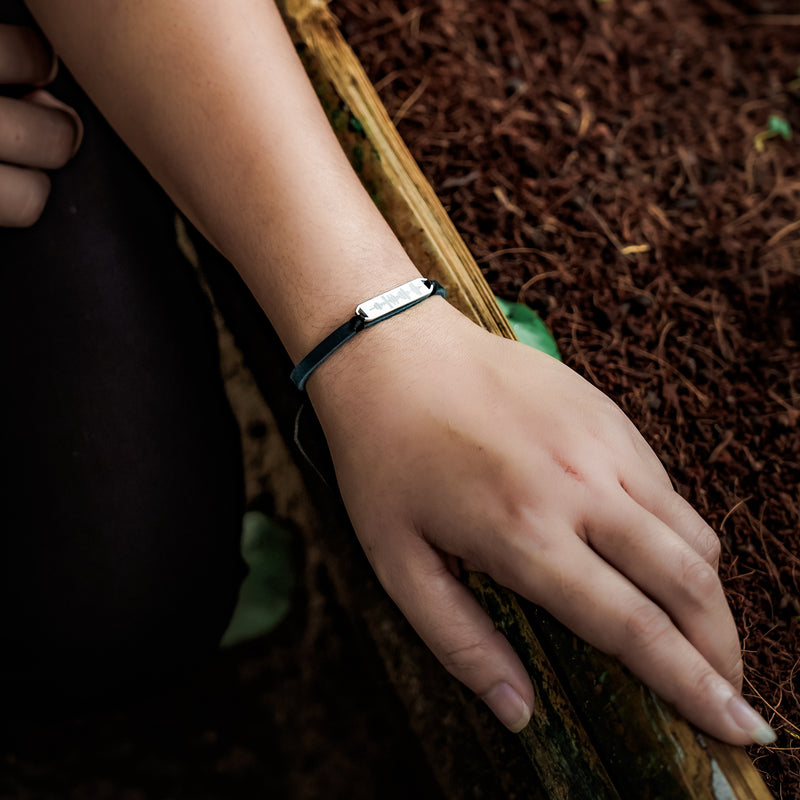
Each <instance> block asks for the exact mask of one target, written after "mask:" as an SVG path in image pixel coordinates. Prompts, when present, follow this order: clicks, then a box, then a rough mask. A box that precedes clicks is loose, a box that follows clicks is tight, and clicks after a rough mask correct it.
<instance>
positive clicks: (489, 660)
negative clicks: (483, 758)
mask: <svg viewBox="0 0 800 800" xmlns="http://www.w3.org/2000/svg"><path fill="white" fill-rule="evenodd" d="M396 541H397V540H396ZM398 544H399V542H398ZM402 549H403V557H402V558H394V559H391V563H392V564H393V565H402V566H401V567H400V569H395V568H390V569H389V570H385V569H380V568H379V567H377V566H376V571H377V573H378V576H379V578H380V580H381V583H382V584H383V586H384V588H385V589H386V591H387V592H388V593H389V595H390V596H391V597H392V599H393V600H394V602H395V603H396V604H397V606H398V607H399V608H400V610H401V611H402V612H403V614H404V615H405V617H406V619H408V621H409V622H410V623H411V625H413V627H414V629H415V630H416V631H417V633H418V634H419V635H420V637H421V638H422V640H423V641H424V642H425V644H426V645H427V646H428V647H429V648H430V650H431V651H432V652H433V654H434V655H435V656H436V658H438V659H439V661H440V662H441V663H442V665H443V666H444V667H445V669H447V671H448V672H449V673H450V674H451V675H453V676H454V677H455V678H457V679H458V680H460V681H461V682H462V683H463V684H465V685H466V686H467V687H469V688H470V689H471V690H472V691H473V692H475V694H477V695H478V696H479V697H480V698H481V699H482V700H483V701H484V702H485V703H486V704H487V705H488V706H489V708H490V709H491V711H492V712H493V713H494V715H495V716H496V717H497V718H498V719H499V720H500V722H502V723H503V725H505V726H506V727H507V728H508V729H509V730H511V731H513V732H514V733H518V732H519V731H521V730H522V729H523V728H524V727H525V726H526V725H527V724H528V722H529V721H530V717H531V711H532V709H533V704H534V693H533V686H532V685H531V681H530V678H529V677H528V673H527V672H526V670H525V668H524V667H523V666H522V662H521V661H520V660H519V657H518V656H517V654H516V653H515V652H514V650H513V648H512V647H511V645H510V644H509V643H508V641H507V640H506V638H505V637H504V636H503V635H502V634H501V633H500V632H499V631H498V630H496V629H495V627H494V625H493V624H492V621H491V619H489V617H488V615H487V614H486V612H485V611H484V610H483V609H482V608H481V606H480V604H479V603H478V601H477V600H476V599H475V597H474V596H473V595H472V593H471V592H470V591H469V589H467V588H466V587H465V586H464V585H463V584H462V583H460V582H459V581H458V580H457V579H456V578H455V577H454V576H453V574H452V572H451V571H450V570H449V568H448V565H447V562H446V559H445V557H444V556H443V555H442V554H441V553H440V552H439V551H437V550H435V549H434V548H433V547H431V545H429V544H428V543H427V542H426V541H424V540H423V539H421V538H419V537H417V536H414V535H413V534H410V533H409V534H407V535H406V536H405V537H404V539H403V540H402Z"/></svg>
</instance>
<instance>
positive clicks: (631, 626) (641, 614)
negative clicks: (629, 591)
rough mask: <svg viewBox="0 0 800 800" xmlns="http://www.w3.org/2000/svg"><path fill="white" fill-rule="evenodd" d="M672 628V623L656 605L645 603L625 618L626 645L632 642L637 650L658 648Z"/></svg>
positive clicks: (624, 643) (631, 610)
mask: <svg viewBox="0 0 800 800" xmlns="http://www.w3.org/2000/svg"><path fill="white" fill-rule="evenodd" d="M671 628H672V621H671V620H670V618H669V616H668V615H667V614H666V613H665V612H664V611H662V610H661V609H660V608H659V607H658V606H657V605H656V604H655V603H653V602H650V601H645V602H643V603H640V604H638V605H635V606H633V607H632V608H631V609H629V610H628V612H627V613H626V615H625V617H624V626H623V631H622V633H623V636H624V637H625V638H624V640H623V642H622V643H621V644H622V645H623V646H624V645H629V643H630V642H631V641H632V642H634V643H635V646H636V647H637V648H643V649H646V650H650V649H652V648H653V647H655V646H657V645H658V643H659V642H660V641H661V639H662V638H663V637H664V636H666V635H667V634H668V633H669V631H670V630H671Z"/></svg>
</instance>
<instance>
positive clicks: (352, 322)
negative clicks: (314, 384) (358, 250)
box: [290, 278, 445, 390]
mask: <svg viewBox="0 0 800 800" xmlns="http://www.w3.org/2000/svg"><path fill="white" fill-rule="evenodd" d="M435 294H438V295H439V296H440V297H444V296H445V289H444V287H443V286H442V285H441V284H440V283H437V282H436V281H432V280H429V279H428V278H415V279H414V280H413V281H409V282H408V283H404V284H403V285H402V286H398V287H396V288H395V289H391V290H390V291H388V292H384V293H383V294H379V295H378V296H377V297H372V298H370V299H369V300H366V301H365V302H363V303H361V304H359V305H358V306H357V307H356V313H355V316H353V317H352V318H351V319H349V320H348V321H347V322H345V323H344V325H341V326H340V327H338V328H337V329H336V330H335V331H334V332H333V333H332V334H331V335H330V336H327V337H325V338H324V339H323V340H322V341H321V342H320V343H319V344H318V345H317V346H316V347H315V348H314V349H313V350H312V351H311V352H310V353H309V354H308V355H307V356H306V357H305V358H304V359H302V361H300V363H299V364H298V365H297V366H296V367H295V368H294V369H293V370H292V374H291V375H290V377H291V379H292V383H294V385H295V386H296V387H297V388H298V389H300V390H302V389H304V388H305V385H306V381H307V380H308V379H309V377H310V376H311V373H312V372H313V371H314V370H315V369H316V368H317V367H318V366H319V365H320V364H321V363H322V362H323V361H324V360H325V359H326V358H328V356H330V355H331V354H332V353H335V352H336V351H337V350H338V349H339V348H340V347H341V346H342V345H343V344H344V343H345V342H347V341H349V340H350V339H352V338H353V337H354V336H355V335H356V334H357V333H358V332H359V331H361V330H363V329H364V328H369V327H370V326H372V325H376V324H377V323H379V322H383V320H385V319H389V317H393V316H395V315H396V314H400V313H401V312H403V311H405V310H406V309H409V308H411V307H412V306H415V305H417V303H421V302H422V301H423V300H427V299H428V298H429V297H432V296H433V295H435Z"/></svg>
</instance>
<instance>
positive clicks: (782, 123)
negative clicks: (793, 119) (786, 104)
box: [753, 114, 792, 153]
mask: <svg viewBox="0 0 800 800" xmlns="http://www.w3.org/2000/svg"><path fill="white" fill-rule="evenodd" d="M775 136H780V137H781V138H782V139H784V140H786V141H787V142H788V141H790V140H791V138H792V126H791V125H790V124H789V121H788V120H785V119H784V118H783V117H781V116H779V115H778V114H771V115H770V117H769V119H768V120H767V129H766V130H765V131H761V132H760V133H757V134H756V135H755V136H754V137H753V143H754V144H755V146H756V150H758V152H759V153H763V152H764V142H765V141H766V140H767V139H772V138H774V137H775Z"/></svg>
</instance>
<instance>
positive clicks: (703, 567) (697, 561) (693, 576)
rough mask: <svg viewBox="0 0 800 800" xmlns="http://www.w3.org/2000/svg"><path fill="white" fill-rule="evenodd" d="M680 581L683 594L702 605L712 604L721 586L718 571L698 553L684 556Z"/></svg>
mask: <svg viewBox="0 0 800 800" xmlns="http://www.w3.org/2000/svg"><path fill="white" fill-rule="evenodd" d="M678 581H679V586H680V591H681V594H682V595H683V596H684V597H686V598H688V599H689V600H690V601H691V602H692V604H694V605H696V606H700V607H707V606H709V605H711V604H712V602H713V601H714V599H715V598H716V596H717V595H718V593H719V591H720V588H721V585H720V582H719V577H718V576H717V571H716V570H715V569H714V568H713V567H712V566H711V565H710V564H709V563H708V561H704V560H703V559H702V558H700V557H699V556H697V555H694V556H690V557H684V558H683V563H682V564H681V567H680V572H679V578H678Z"/></svg>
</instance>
